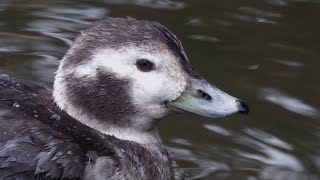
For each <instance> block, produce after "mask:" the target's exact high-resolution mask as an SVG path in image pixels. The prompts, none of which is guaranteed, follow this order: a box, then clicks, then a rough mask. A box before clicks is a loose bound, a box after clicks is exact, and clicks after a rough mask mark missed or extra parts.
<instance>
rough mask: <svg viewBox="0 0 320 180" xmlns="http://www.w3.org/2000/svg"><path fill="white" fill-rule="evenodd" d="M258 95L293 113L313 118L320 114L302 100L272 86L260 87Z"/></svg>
mask: <svg viewBox="0 0 320 180" xmlns="http://www.w3.org/2000/svg"><path fill="white" fill-rule="evenodd" d="M260 96H261V98H262V99H264V100H266V101H269V102H272V103H274V104H276V105H278V106H281V107H282V108H285V109H287V110H289V111H291V112H294V113H298V114H301V115H304V116H308V117H313V118H317V117H319V114H320V113H319V110H318V109H316V108H314V107H312V106H311V105H309V104H307V103H305V102H303V101H302V100H300V99H297V98H295V97H292V96H289V95H287V94H285V93H283V92H280V91H278V90H276V89H273V88H262V89H261V90H260Z"/></svg>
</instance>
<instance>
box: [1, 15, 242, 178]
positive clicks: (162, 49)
mask: <svg viewBox="0 0 320 180" xmlns="http://www.w3.org/2000/svg"><path fill="white" fill-rule="evenodd" d="M141 60H143V62H146V63H147V65H146V67H143V68H141V67H140V65H141V64H140V65H139V63H138V62H141ZM142 66H144V65H143V64H142ZM148 67H152V68H149V69H148ZM173 107H174V108H173ZM176 109H180V110H185V111H190V112H193V113H196V114H199V115H203V116H207V117H223V116H227V115H231V114H234V113H237V112H245V113H247V112H248V107H247V106H246V105H245V104H244V103H243V102H241V101H240V100H238V99H236V98H234V97H232V96H230V95H228V94H226V93H224V92H222V91H220V90H219V89H217V88H215V87H214V86H213V85H210V84H209V83H208V82H207V81H205V80H204V79H203V78H202V77H200V76H199V75H198V74H197V73H196V72H195V71H194V70H193V69H192V66H191V65H190V64H189V61H188V59H187V56H186V54H185V52H184V50H183V48H182V45H181V43H180V41H179V40H178V39H177V38H176V36H175V35H174V34H173V33H172V32H170V31H169V30H168V29H167V28H165V27H164V26H162V25H160V24H159V23H156V22H149V21H138V20H135V19H133V18H125V19H124V18H107V19H106V20H103V21H99V22H97V23H94V24H93V25H92V26H91V27H90V28H89V29H87V30H85V31H83V32H82V33H81V34H80V35H79V36H78V37H77V39H76V40H75V43H74V44H73V46H72V47H71V48H70V49H69V50H68V52H67V54H66V55H65V56H64V58H63V59H62V60H61V63H60V66H59V68H58V70H57V73H56V77H55V82H54V88H53V92H52V91H51V90H48V89H46V88H43V87H41V86H38V85H35V84H33V83H30V82H26V81H22V80H16V79H14V78H11V77H9V76H8V75H1V76H0V179H23V180H25V179H27V180H28V179H86V180H89V179H90V180H102V179H121V180H126V179H134V180H135V179H141V180H143V179H145V180H150V179H154V180H157V179H158V180H166V179H167V180H169V179H173V178H174V177H173V176H174V173H173V168H172V163H171V160H170V157H169V155H168V152H167V151H166V149H165V147H164V145H163V144H162V142H161V139H160V136H159V133H158V130H157V128H156V125H157V123H158V122H159V120H160V119H162V118H164V117H165V116H167V115H170V114H172V113H173V112H174V110H176Z"/></svg>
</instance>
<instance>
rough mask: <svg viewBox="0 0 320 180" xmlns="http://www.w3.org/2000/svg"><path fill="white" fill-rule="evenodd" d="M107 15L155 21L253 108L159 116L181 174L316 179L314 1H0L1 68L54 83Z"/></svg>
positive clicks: (319, 153) (319, 113)
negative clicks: (67, 58)
mask: <svg viewBox="0 0 320 180" xmlns="http://www.w3.org/2000/svg"><path fill="white" fill-rule="evenodd" d="M107 16H116V17H126V16H131V17H134V18H138V19H147V20H155V21H159V22H160V23H162V24H164V25H165V26H167V27H168V28H170V29H171V30H173V31H174V32H175V33H176V35H177V36H178V37H179V38H180V40H181V41H182V43H183V45H184V48H185V50H186V52H187V54H188V56H189V59H190V60H191V61H192V62H193V64H194V66H195V67H196V69H197V70H198V71H199V72H200V73H201V74H202V75H203V76H204V77H205V78H207V79H208V80H209V81H210V82H212V83H213V84H215V85H216V86H218V87H219V88H221V89H223V90H224V91H226V92H228V93H230V94H232V95H234V96H236V97H239V98H241V99H243V100H244V101H246V102H247V103H248V104H249V106H250V108H251V113H250V114H249V116H241V115H237V116H232V117H228V118H224V119H219V120H212V119H207V118H201V117H199V116H195V115H190V114H184V115H175V116H172V117H169V118H167V119H165V120H163V121H162V122H161V123H160V131H161V135H162V138H163V140H164V142H165V144H166V145H167V147H168V150H169V153H170V155H171V157H172V158H173V160H174V161H175V162H176V163H175V164H176V165H175V168H176V170H177V171H179V172H181V173H182V174H181V175H180V177H177V178H181V179H232V180H233V179H237V180H241V179H246V180H256V179H275V180H316V179H320V176H319V174H320V80H319V78H320V76H319V75H320V73H319V69H318V68H319V67H320V43H319V42H320V35H319V33H320V1H317V0H255V1H249V0H185V1H182V0H180V1H179V0H68V1H65V0H54V1H53V0H52V1H43V0H0V73H7V74H10V75H12V76H15V77H17V78H22V79H27V80H31V81H34V82H36V83H38V84H41V85H44V86H47V87H48V88H51V87H52V83H53V77H54V74H53V73H54V72H55V71H56V69H57V66H58V64H59V59H61V58H62V57H63V55H64V54H65V52H66V50H67V49H68V48H69V47H70V45H71V44H72V42H73V40H74V38H75V36H76V35H77V34H78V33H79V31H81V30H83V29H84V28H86V27H87V26H88V25H90V24H91V23H92V22H94V21H96V20H100V19H103V18H104V17H107Z"/></svg>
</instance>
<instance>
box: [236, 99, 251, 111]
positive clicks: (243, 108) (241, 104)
mask: <svg viewBox="0 0 320 180" xmlns="http://www.w3.org/2000/svg"><path fill="white" fill-rule="evenodd" d="M236 104H237V107H238V109H239V110H238V111H239V113H243V114H248V113H249V106H248V105H247V104H246V103H245V102H243V101H241V100H236Z"/></svg>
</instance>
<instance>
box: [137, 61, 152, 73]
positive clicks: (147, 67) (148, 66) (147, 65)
mask: <svg viewBox="0 0 320 180" xmlns="http://www.w3.org/2000/svg"><path fill="white" fill-rule="evenodd" d="M136 65H137V67H138V69H139V70H140V71H143V72H148V71H152V70H154V69H155V66H154V64H153V63H152V62H150V61H149V60H146V59H139V60H138V61H137V62H136Z"/></svg>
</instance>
